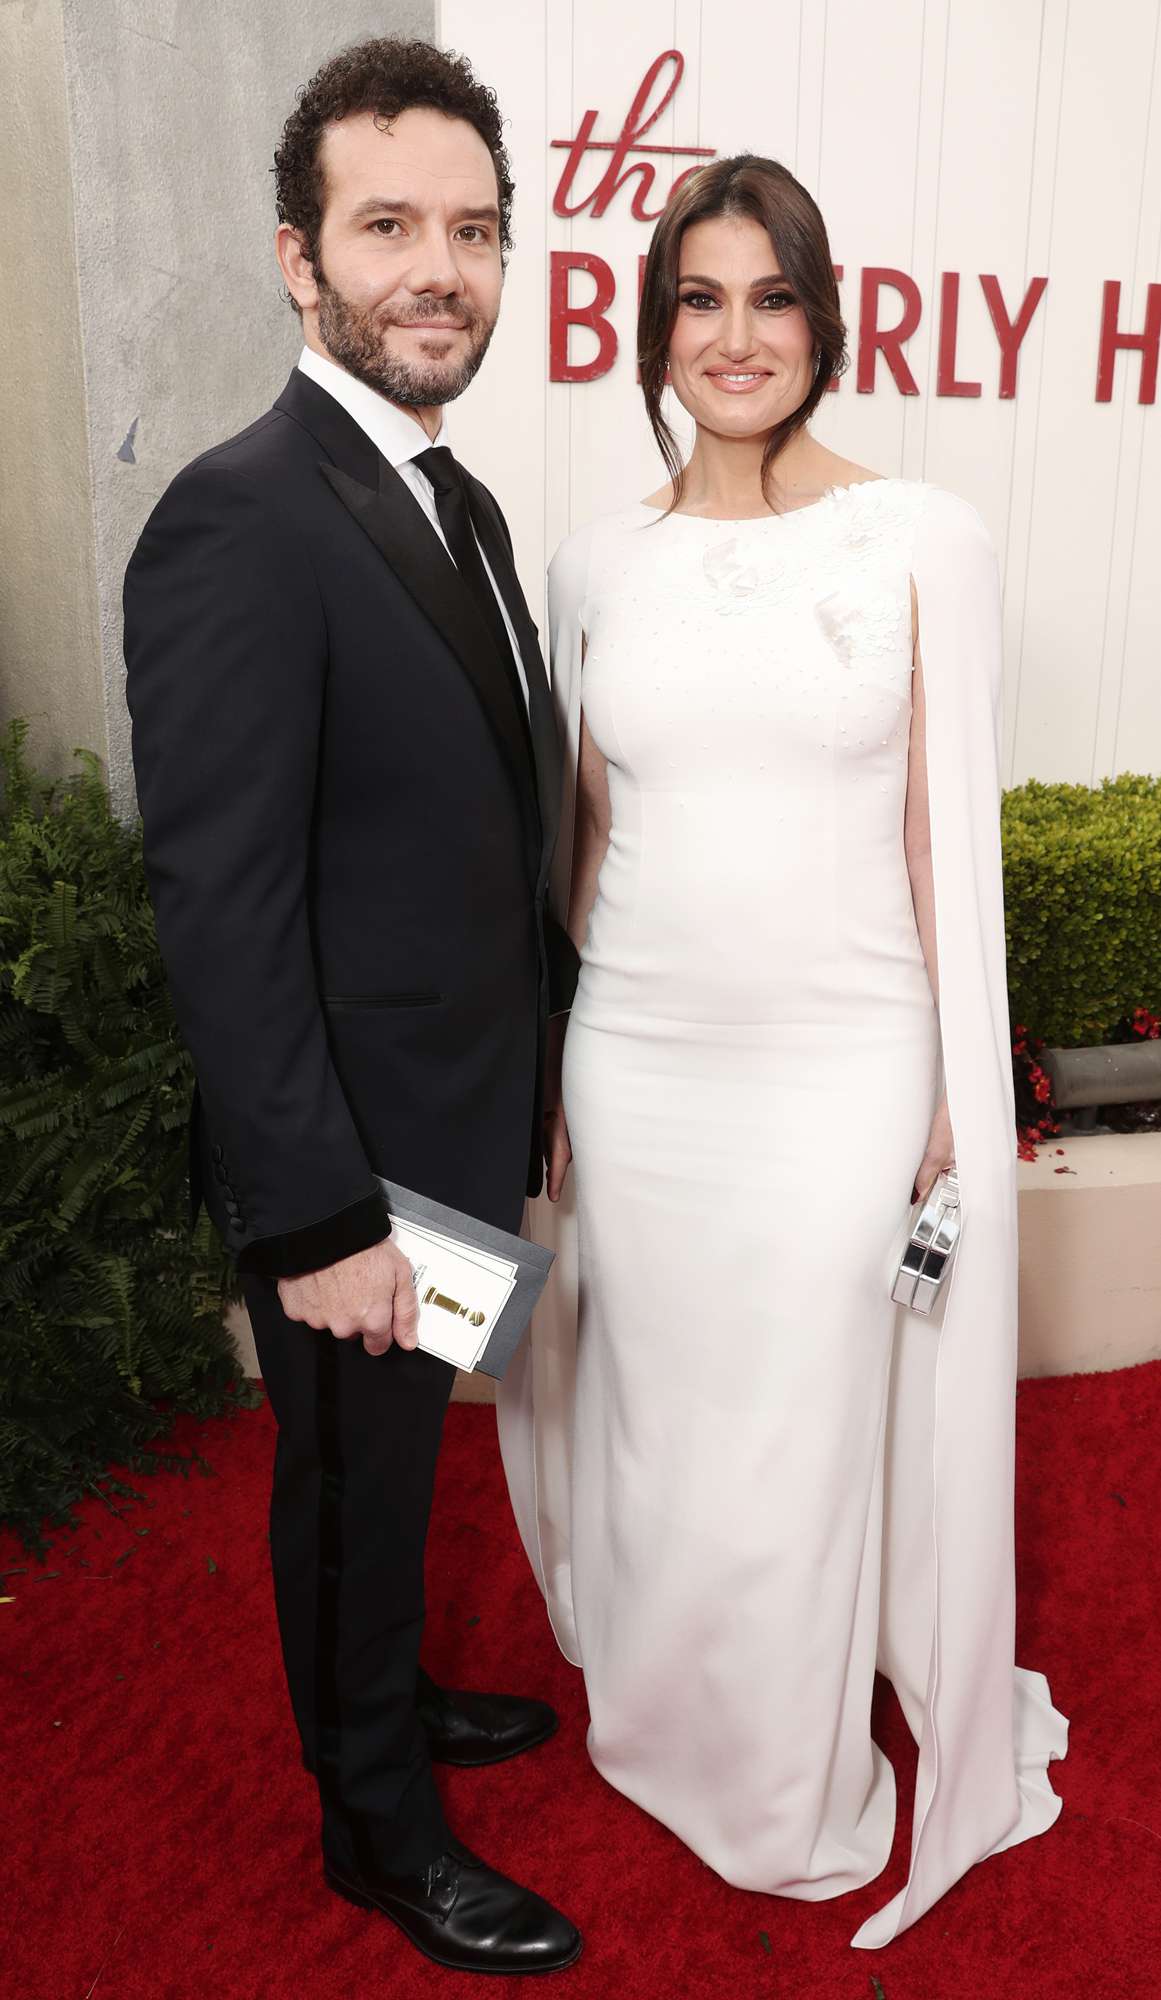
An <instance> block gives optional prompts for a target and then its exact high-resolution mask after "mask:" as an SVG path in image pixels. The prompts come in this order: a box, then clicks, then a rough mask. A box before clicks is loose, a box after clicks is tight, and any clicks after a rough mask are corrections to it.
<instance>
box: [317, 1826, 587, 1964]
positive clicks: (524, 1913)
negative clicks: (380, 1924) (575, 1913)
mask: <svg viewBox="0 0 1161 2000" xmlns="http://www.w3.org/2000/svg"><path fill="white" fill-rule="evenodd" d="M325 1873H326V1879H327V1881H328V1883H329V1884H330V1886H331V1888H332V1889H334V1890H335V1892H336V1894H338V1895H340V1896H345V1897H346V1899H347V1901H348V1902H349V1903H356V1904H357V1905H358V1906H359V1908H360V1909H362V1910H379V1911H381V1912H382V1914H383V1916H385V1917H390V1919H391V1921H392V1923H394V1924H398V1926H399V1928H400V1930H401V1931H402V1932H403V1933H404V1935H405V1936H406V1937H408V1938H410V1940H411V1942H412V1944H413V1945H416V1946H417V1947H418V1949H419V1950H420V1951H421V1952H423V1953H424V1954H425V1956H426V1957H428V1958H431V1959H434V1960H435V1963H436V1964H437V1965H446V1966H450V1967H451V1968H452V1969H453V1970H454V1971H456V1972H501V1973H508V1974H512V1973H517V1972H559V1971H560V1970H561V1969H562V1968H563V1967H564V1966H566V1965H571V1964H572V1963H573V1961H574V1959H577V1958H579V1957H580V1951H581V1935H580V1932H579V1931H578V1930H577V1929H576V1928H575V1926H574V1925H572V1924H570V1923H569V1921H568V1918H567V1917H565V1916H562V1915H561V1913H560V1911H559V1910H554V1909H553V1907H552V1904H551V1903H546V1902H545V1901H544V1898H543V1897H542V1896H537V1895H534V1894H533V1892H532V1890H531V1889H522V1888H521V1887H520V1885H519V1883H518V1882H510V1881H509V1880H508V1877H507V1876H506V1875H499V1874H497V1872H496V1870H495V1869H494V1868H489V1867H488V1865H487V1863H486V1862H484V1861H481V1860H480V1859H479V1857H478V1856H477V1855H475V1854H473V1853H471V1851H470V1849H468V1848H466V1847H464V1846H463V1845H462V1844H461V1843H460V1842H459V1841H458V1840H455V1839H451V1840H450V1844H449V1846H448V1849H447V1852H446V1853H445V1854H441V1855H440V1857H439V1859H438V1861H433V1862H432V1863H431V1866H430V1867H429V1868H426V1869H425V1870H424V1872H423V1874H422V1875H380V1876H377V1877H376V1879H375V1881H374V1882H366V1881H361V1880H359V1881H355V1880H352V1879H350V1878H348V1877H346V1876H344V1875H341V1874H340V1873H339V1872H338V1871H337V1870H336V1869H333V1868H331V1867H330V1866H329V1865H327V1866H326V1868H325Z"/></svg>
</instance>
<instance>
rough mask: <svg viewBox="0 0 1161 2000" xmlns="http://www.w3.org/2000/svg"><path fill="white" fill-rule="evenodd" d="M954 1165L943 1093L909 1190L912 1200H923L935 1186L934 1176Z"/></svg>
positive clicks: (953, 1143)
mask: <svg viewBox="0 0 1161 2000" xmlns="http://www.w3.org/2000/svg"><path fill="white" fill-rule="evenodd" d="M954 1165H955V1140H954V1138H953V1137H952V1130H951V1118H950V1117H949V1115H948V1109H947V1097H946V1095H944V1096H943V1097H942V1098H941V1099H940V1101H939V1106H938V1108H937V1110H936V1113H935V1117H934V1118H933V1119H932V1121H931V1131H930V1133H929V1134H928V1138H927V1151H926V1152H925V1153H924V1155H923V1158H922V1160H921V1161H920V1163H919V1172H918V1173H917V1174H916V1176H915V1185H914V1187H913V1188H912V1190H911V1199H912V1201H924V1200H925V1199H926V1197H927V1196H928V1195H929V1194H930V1192H931V1190H932V1188H933V1187H934V1186H935V1182H936V1178H937V1176H938V1175H939V1174H941V1173H942V1172H943V1169H944V1168H945V1167H954Z"/></svg>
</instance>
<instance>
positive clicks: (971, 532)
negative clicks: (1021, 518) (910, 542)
mask: <svg viewBox="0 0 1161 2000" xmlns="http://www.w3.org/2000/svg"><path fill="white" fill-rule="evenodd" d="M840 498H841V499H842V500H843V501H844V502H845V504H846V505H847V507H848V508H850V509H852V510H857V511H858V512H859V513H860V514H862V515H864V517H865V514H866V512H867V511H871V512H873V513H874V515H875V517H876V518H877V519H878V520H879V521H880V522H881V523H882V524H883V526H884V527H887V526H889V525H890V526H894V527H897V528H898V529H900V530H901V531H903V532H909V533H910V534H911V535H912V536H914V537H915V538H919V537H922V538H923V539H924V540H925V541H927V542H929V543H934V544H937V545H940V546H942V547H945V548H948V549H956V548H963V549H969V548H976V549H979V548H983V549H987V550H989V551H992V552H993V553H994V549H993V544H992V538H991V535H990V533H989V531H988V527H987V524H986V523H985V521H984V518H983V516H982V515H981V514H980V512H979V510H978V509H977V508H976V507H974V506H973V505H972V503H971V501H970V500H965V499H964V497H963V495H962V494H960V493H953V492H952V491H951V489H950V487H947V486H938V485H936V484H935V482H934V481H933V480H930V479H905V478H902V477H898V478H895V477H891V476H889V475H888V476H883V475H880V474H877V473H867V474H866V475H865V476H864V477H860V478H859V479H855V480H852V481H850V483H849V484H847V485H845V486H844V488H843V490H842V493H841V495H840Z"/></svg>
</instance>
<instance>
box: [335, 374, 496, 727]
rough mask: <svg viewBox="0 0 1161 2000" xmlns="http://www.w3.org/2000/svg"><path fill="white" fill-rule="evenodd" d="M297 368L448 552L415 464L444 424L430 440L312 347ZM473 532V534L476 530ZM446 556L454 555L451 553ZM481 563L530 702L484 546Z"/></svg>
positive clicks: (428, 487)
mask: <svg viewBox="0 0 1161 2000" xmlns="http://www.w3.org/2000/svg"><path fill="white" fill-rule="evenodd" d="M298 365H299V367H300V368H301V370H302V372H303V374H304V375H309V376H310V379H311V381H312V382H317V383H318V385H319V388H320V389H325V390H326V392H327V394H328V395H329V396H333V397H334V399H335V401H336V403H341V404H342V406H343V408H344V410H345V411H346V412H347V415H348V416H350V417H353V418H354V419H355V422H356V423H357V424H358V426H359V429H360V430H362V431H365V432H366V434H367V436H368V437H369V438H370V440H371V443H372V444H373V445H374V446H375V449H376V450H377V451H380V452H382V454H383V457H384V458H385V459H386V460H387V463H388V465H392V466H394V468H395V470H396V472H397V473H398V474H399V477H400V478H401V479H402V480H403V482H404V484H405V485H406V486H408V487H410V489H411V491H412V493H414V495H415V498H416V499H417V500H418V502H419V504H420V506H421V507H422V509H423V511H424V513H425V514H426V515H427V518H428V520H429V521H430V522H431V525H432V527H433V528H434V529H435V532H436V534H437V535H438V536H439V539H440V541H441V542H442V543H443V545H444V548H445V549H446V548H447V537H446V535H445V534H444V531H443V529H442V528H441V526H440V523H439V515H438V513H437V512H436V505H435V488H434V487H433V485H432V483H431V481H430V479H429V478H428V476H427V474H426V472H423V471H421V469H420V467H419V466H418V465H416V463H415V460H416V458H417V457H418V455H419V453H420V452H421V451H426V450H427V448H428V446H429V445H439V444H443V445H446V444H447V443H448V437H447V425H446V424H445V423H443V422H441V423H440V427H439V430H438V431H437V432H436V435H435V436H434V437H433V438H429V437H428V435H427V432H426V431H425V430H424V428H423V425H422V424H421V423H420V422H419V419H418V418H417V417H412V416H409V415H408V413H407V411H406V410H401V409H400V408H399V406H398V404H396V403H389V402H388V401H387V398H386V396H381V395H380V394H379V392H378V390H377V389H371V388H368V386H367V384H366V382H360V381H359V380H358V379H357V377H356V376H354V375H348V373H347V371H346V369H345V368H340V367H339V364H338V362H337V361H332V360H331V359H330V357H329V356H328V355H325V354H316V352H315V350H314V348H313V347H304V348H303V350H302V353H301V354H300V355H299V357H298ZM472 532H473V534H474V533H475V529H474V528H473V530H472ZM476 547H477V548H480V538H479V536H478V535H476ZM448 554H449V555H450V554H451V550H450V549H448ZM480 560H481V562H482V563H483V565H484V569H485V570H486V572H487V577H488V582H489V583H490V584H491V586H492V590H493V592H494V594H495V598H496V602H497V604H498V605H499V607H500V616H501V617H502V618H503V620H504V630H505V631H506V632H507V634H508V642H509V644H510V646H511V648H512V658H513V659H514V660H515V662H516V671H517V673H518V674H519V676H520V685H521V687H522V688H523V690H524V700H525V704H527V701H528V680H527V676H526V675H525V672H524V662H523V660H522V659H521V657H520V646H519V643H518V641H517V638H516V634H515V632H514V630H513V628H512V620H511V619H510V618H509V616H508V607H507V605H506V604H505V602H504V600H503V598H502V597H501V595H500V592H499V591H498V590H497V589H496V579H495V577H494V576H493V575H492V566H491V564H490V563H489V561H488V558H487V556H486V555H485V554H484V551H483V549H482V548H480Z"/></svg>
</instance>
